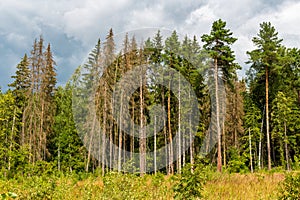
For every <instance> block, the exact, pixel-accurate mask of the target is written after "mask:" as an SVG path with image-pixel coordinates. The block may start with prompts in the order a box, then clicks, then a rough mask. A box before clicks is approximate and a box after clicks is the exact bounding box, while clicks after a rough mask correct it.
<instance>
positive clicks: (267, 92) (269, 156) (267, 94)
mask: <svg viewBox="0 0 300 200" xmlns="http://www.w3.org/2000/svg"><path fill="white" fill-rule="evenodd" d="M266 128H267V151H268V170H271V147H270V133H269V71H268V66H266Z"/></svg>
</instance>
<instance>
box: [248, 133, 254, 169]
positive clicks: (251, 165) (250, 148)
mask: <svg viewBox="0 0 300 200" xmlns="http://www.w3.org/2000/svg"><path fill="white" fill-rule="evenodd" d="M249 151H250V169H251V173H253V163H252V145H251V133H250V128H249Z"/></svg>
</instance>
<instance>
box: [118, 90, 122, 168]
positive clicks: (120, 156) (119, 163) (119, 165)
mask: <svg viewBox="0 0 300 200" xmlns="http://www.w3.org/2000/svg"><path fill="white" fill-rule="evenodd" d="M122 95H123V91H122V92H121V96H120V98H121V105H120V113H122V106H123V101H122V100H123V97H122ZM121 160H122V114H120V116H119V152H118V172H120V171H121Z"/></svg>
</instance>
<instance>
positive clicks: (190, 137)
mask: <svg viewBox="0 0 300 200" xmlns="http://www.w3.org/2000/svg"><path fill="white" fill-rule="evenodd" d="M189 99H191V91H190V90H189ZM189 140H190V141H189V142H190V162H191V173H194V142H193V136H192V116H191V113H190V114H189Z"/></svg>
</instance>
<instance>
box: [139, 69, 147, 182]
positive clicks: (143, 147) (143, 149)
mask: <svg viewBox="0 0 300 200" xmlns="http://www.w3.org/2000/svg"><path fill="white" fill-rule="evenodd" d="M143 101H144V100H143V77H142V75H141V77H140V175H141V176H143V175H144V174H145V171H146V170H145V167H146V166H145V165H146V162H145V159H146V144H145V143H146V138H145V133H144V132H145V131H144V130H143V128H144V122H143V121H144V113H143V108H144V102H143Z"/></svg>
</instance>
